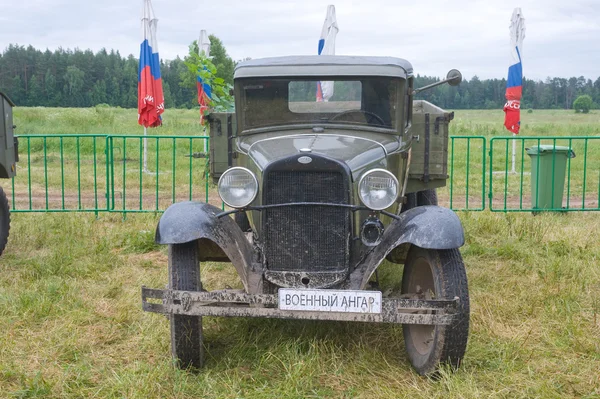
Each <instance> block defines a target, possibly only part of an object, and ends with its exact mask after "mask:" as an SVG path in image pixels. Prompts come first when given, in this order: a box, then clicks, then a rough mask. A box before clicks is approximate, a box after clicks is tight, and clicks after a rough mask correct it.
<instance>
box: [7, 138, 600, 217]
mask: <svg viewBox="0 0 600 399" xmlns="http://www.w3.org/2000/svg"><path fill="white" fill-rule="evenodd" d="M208 140H209V138H208V137H207V136H130V135H89V134H82V135H28V136H21V137H19V145H20V148H19V152H20V162H19V164H18V167H19V173H18V175H17V176H16V177H15V178H14V179H13V180H12V186H11V187H12V192H11V193H10V194H9V195H10V197H11V204H12V211H13V212H94V213H96V214H98V213H100V212H119V213H124V214H125V213H140V212H162V211H164V210H165V209H166V208H167V207H168V206H169V205H170V204H172V203H174V202H178V201H185V200H190V201H205V202H210V203H212V204H214V205H217V206H222V202H221V200H220V199H219V197H218V195H217V194H216V190H214V189H211V188H210V185H209V178H208V157H207V154H206V148H208ZM599 140H600V137H519V136H516V137H494V138H492V139H491V140H490V143H489V152H488V150H487V140H486V138H485V137H483V136H453V137H450V143H449V157H448V174H449V180H448V182H447V186H446V187H443V188H441V189H438V197H439V201H440V205H443V206H447V207H449V208H451V209H454V210H457V211H458V210H461V211H480V210H483V209H485V207H486V202H487V203H488V204H489V208H490V209H491V210H492V211H495V212H517V211H539V210H540V209H539V207H537V206H536V205H539V204H537V203H536V201H535V200H534V198H538V199H539V196H538V194H539V193H543V192H544V191H547V190H550V191H551V192H552V193H559V194H560V184H559V183H556V181H557V179H555V177H556V176H555V175H554V170H555V166H558V164H557V163H559V162H558V158H556V154H554V155H552V154H551V155H550V157H552V158H549V159H551V162H550V165H551V168H550V169H551V170H552V174H551V176H550V183H549V184H550V187H548V186H547V183H545V182H543V181H542V180H541V179H532V176H531V169H532V168H533V167H534V166H535V167H536V168H535V169H540V165H541V163H540V162H542V161H540V157H538V158H535V157H534V158H531V159H534V160H535V161H533V162H537V164H535V165H533V163H532V161H531V159H530V157H529V156H528V155H527V148H534V147H537V146H540V145H550V146H551V147H552V148H554V147H556V146H565V147H568V148H572V149H573V151H574V152H575V154H576V157H575V158H568V159H567V160H566V166H565V168H566V170H565V179H564V180H565V188H564V194H565V195H564V199H563V200H562V201H561V203H556V204H555V203H552V201H558V200H555V199H554V198H555V197H554V196H553V197H551V198H552V199H551V203H550V206H545V208H544V210H548V211H597V210H600V205H599V203H600V141H599ZM513 143H514V147H515V162H514V165H515V166H514V171H513V170H512V169H513V162H512V157H511V155H512V147H513ZM144 149H146V151H145V150H144ZM145 152H146V155H145ZM144 159H145V160H144ZM488 171H489V172H488ZM558 181H560V179H558ZM555 184H557V186H556V187H555ZM532 187H533V188H532Z"/></svg>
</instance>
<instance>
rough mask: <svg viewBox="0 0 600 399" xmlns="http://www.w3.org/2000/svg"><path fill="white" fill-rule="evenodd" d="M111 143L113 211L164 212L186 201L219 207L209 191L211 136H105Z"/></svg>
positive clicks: (109, 147)
mask: <svg viewBox="0 0 600 399" xmlns="http://www.w3.org/2000/svg"><path fill="white" fill-rule="evenodd" d="M144 141H146V145H144ZM107 142H108V149H109V162H108V165H109V168H110V170H109V171H108V173H109V175H110V179H109V180H110V182H111V190H110V209H109V210H110V211H115V212H124V213H127V212H160V211H164V210H165V209H166V208H167V207H168V206H169V205H170V204H172V203H174V202H178V201H186V200H187V201H192V200H201V201H204V202H211V203H213V204H219V205H220V204H221V201H220V199H219V198H218V197H216V196H214V195H213V198H211V195H210V194H211V193H210V190H209V179H208V157H207V155H206V153H205V152H204V151H205V148H208V137H206V136H146V137H144V136H125V135H123V136H107ZM144 147H146V148H147V157H146V165H147V166H146V170H144Z"/></svg>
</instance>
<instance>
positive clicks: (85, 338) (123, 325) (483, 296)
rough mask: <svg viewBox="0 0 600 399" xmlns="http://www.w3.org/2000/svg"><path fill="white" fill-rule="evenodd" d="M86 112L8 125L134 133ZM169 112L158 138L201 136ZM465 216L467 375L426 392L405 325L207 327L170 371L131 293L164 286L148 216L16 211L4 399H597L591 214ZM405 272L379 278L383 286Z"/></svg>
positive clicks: (234, 282) (160, 251) (565, 125)
mask: <svg viewBox="0 0 600 399" xmlns="http://www.w3.org/2000/svg"><path fill="white" fill-rule="evenodd" d="M94 112H97V110H94V109H91V110H44V109H18V110H17V114H16V123H17V124H18V125H19V133H20V134H24V133H29V134H34V133H82V132H83V133H88V134H93V133H98V134H100V133H113V134H124V133H125V134H135V133H138V134H139V128H137V127H136V125H135V111H132V110H112V109H108V110H107V109H103V110H101V111H100V112H110V113H113V114H114V119H112V121H113V122H111V124H107V125H104V124H105V122H103V121H104V118H99V117H98V119H97V120H95V121H94V119H93V118H92V116H90V115H88V114H86V113H89V114H91V115H94ZM172 112H173V114H171V115H174V116H173V117H171V116H169V115H167V117H166V118H165V125H166V126H165V127H164V128H163V129H164V132H166V133H165V134H180V133H184V132H183V131H182V132H180V131H179V130H178V128H177V127H175V126H170V125H169V123H170V122H169V121H170V120H173V119H175V116H177V118H179V119H178V120H179V122H177V123H179V124H180V127H181V128H182V130H185V133H189V134H199V128H198V127H197V126H194V124H195V122H196V119H195V118H196V114H195V113H194V112H193V111H179V110H177V111H172ZM36 113H37V115H38V116H39V115H45V116H44V117H43V118H42V121H41V122H40V121H37V119H36V117H35V115H36ZM65 114H72V115H71V116H69V117H67V116H65ZM456 114H457V118H456V120H455V124H454V125H453V130H452V132H451V133H452V134H455V135H458V134H461V135H480V134H481V135H484V136H485V137H488V138H490V137H494V136H495V135H502V134H504V133H503V132H502V131H501V129H500V128H498V127H497V126H501V124H502V113H501V112H491V111H457V113H456ZM82 115H84V116H82ZM109 120H110V119H109ZM523 120H524V127H523V134H527V135H536V134H537V135H539V134H544V135H550V134H551V133H552V132H554V133H555V134H557V135H562V136H564V135H597V134H598V130H597V129H600V115H599V114H597V113H595V114H590V115H575V114H571V113H570V112H569V113H567V112H560V111H534V112H533V113H532V114H525V113H524V114H523ZM52 121H54V122H55V123H50V122H52ZM69 121H75V122H69ZM131 121H133V122H131ZM173 123H174V124H175V122H173ZM84 125H85V126H88V125H89V126H90V127H89V129H88V130H85V131H83V130H79V129H83V127H82V126H84ZM186 129H187V130H186ZM193 129H195V130H193ZM40 130H43V131H40ZM136 130H137V131H136ZM188 162H189V161H188ZM459 216H460V218H461V220H462V222H463V224H464V228H465V232H466V239H467V242H466V245H465V246H464V247H463V249H462V253H463V256H464V258H465V264H466V266H467V274H468V278H469V285H470V294H471V309H472V314H471V334H470V339H469V344H468V348H467V353H466V356H465V359H464V363H463V365H462V367H461V369H460V370H459V371H458V372H456V373H449V372H444V373H442V375H441V378H440V379H438V380H431V379H427V378H423V377H419V376H418V375H417V374H416V373H415V372H413V371H412V369H411V367H410V365H409V363H408V360H407V358H406V356H405V354H404V344H403V342H402V331H401V328H400V327H394V326H385V325H369V324H358V323H336V322H326V323H324V322H309V321H284V320H266V319H226V318H206V319H205V323H204V325H205V345H206V349H207V358H208V361H207V367H206V369H204V370H203V371H202V372H201V373H199V374H191V373H187V372H183V371H179V370H177V369H175V368H174V367H173V365H172V362H171V358H170V354H169V344H170V342H169V327H168V322H167V320H166V319H165V318H164V317H161V316H159V315H156V314H149V313H144V312H142V310H141V298H140V287H141V286H142V285H146V286H149V287H164V286H165V284H166V282H167V270H166V263H167V258H166V251H165V248H160V247H157V246H156V245H154V243H153V236H154V228H155V225H156V222H157V216H155V215H152V214H149V215H130V216H128V217H127V219H126V220H123V218H122V215H120V214H101V215H100V217H99V218H98V219H97V218H95V217H94V215H93V214H92V215H86V214H51V215H43V214H14V215H13V225H12V230H11V236H10V241H9V245H8V247H7V250H6V251H5V253H4V255H3V256H2V258H0V269H1V271H2V273H0V330H2V332H3V333H2V334H0V397H7V398H11V397H16V398H36V397H37V398H64V397H71V398H79V397H98V398H106V397H107V398H125V397H126V398H163V397H175V398H306V397H315V398H317V397H346V398H355V397H357V398H398V397H417V398H431V397H455V398H471V397H474V398H489V397H502V398H521V397H522V398H530V397H540V398H548V397H550V398H564V397H584V398H600V372H599V370H600V244H599V241H598V237H599V236H600V213H593V212H588V213H567V214H541V215H539V216H536V217H534V216H532V215H531V214H530V213H521V214H502V213H491V212H488V211H485V212H470V213H469V212H464V213H460V214H459ZM401 272H402V270H401V267H397V266H394V265H392V264H386V265H384V266H382V272H381V274H380V278H381V280H382V285H383V286H384V287H391V286H394V285H396V284H398V283H399V281H400V278H401ZM202 275H203V283H204V284H205V286H206V288H207V289H217V288H223V287H224V286H225V285H229V286H232V287H239V286H240V282H239V278H238V277H237V275H236V273H235V271H234V270H233V267H232V266H231V265H229V264H226V263H206V264H203V265H202Z"/></svg>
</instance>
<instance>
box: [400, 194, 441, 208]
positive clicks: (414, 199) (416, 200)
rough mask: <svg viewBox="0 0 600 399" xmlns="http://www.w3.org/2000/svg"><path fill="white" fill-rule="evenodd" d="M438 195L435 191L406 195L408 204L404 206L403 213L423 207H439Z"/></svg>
mask: <svg viewBox="0 0 600 399" xmlns="http://www.w3.org/2000/svg"><path fill="white" fill-rule="evenodd" d="M437 204H438V199H437V193H436V192H435V189H430V190H423V191H417V192H416V193H409V194H406V203H405V204H403V205H402V212H406V211H408V210H409V209H412V208H416V207H417V206H423V205H437Z"/></svg>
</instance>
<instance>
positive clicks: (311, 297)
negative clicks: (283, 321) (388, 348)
mask: <svg viewBox="0 0 600 399" xmlns="http://www.w3.org/2000/svg"><path fill="white" fill-rule="evenodd" d="M279 309H280V310H304V311H317V312H344V313H377V314H378V313H381V292H379V291H350V290H309V289H294V288H280V289H279Z"/></svg>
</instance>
